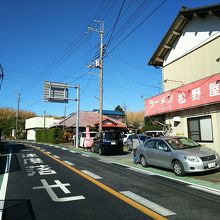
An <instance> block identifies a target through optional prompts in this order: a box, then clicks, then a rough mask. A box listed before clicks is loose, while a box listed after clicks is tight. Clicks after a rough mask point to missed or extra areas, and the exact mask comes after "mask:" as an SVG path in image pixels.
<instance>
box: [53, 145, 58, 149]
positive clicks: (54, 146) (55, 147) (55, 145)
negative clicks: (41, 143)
mask: <svg viewBox="0 0 220 220" xmlns="http://www.w3.org/2000/svg"><path fill="white" fill-rule="evenodd" d="M51 147H55V148H59V147H58V146H56V145H53V146H52V145H51Z"/></svg>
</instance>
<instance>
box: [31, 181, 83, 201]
mask: <svg viewBox="0 0 220 220" xmlns="http://www.w3.org/2000/svg"><path fill="white" fill-rule="evenodd" d="M40 181H41V183H42V185H43V186H34V187H32V189H33V190H38V189H45V190H46V191H47V193H48V194H49V196H50V198H51V199H52V200H53V201H54V202H68V201H76V200H81V199H85V197H84V196H70V197H63V198H58V196H57V195H56V194H55V192H54V191H53V189H52V188H57V187H58V188H60V189H61V190H62V191H63V192H64V193H65V194H69V193H71V192H70V191H69V190H68V189H67V186H70V184H69V183H61V182H60V181H59V180H54V182H55V183H56V184H54V185H49V184H48V183H47V181H46V180H45V179H41V180H40Z"/></svg>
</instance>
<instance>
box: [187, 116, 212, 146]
mask: <svg viewBox="0 0 220 220" xmlns="http://www.w3.org/2000/svg"><path fill="white" fill-rule="evenodd" d="M188 134H189V138H191V139H193V140H194V141H199V142H213V135H212V119H211V116H206V117H198V118H188Z"/></svg>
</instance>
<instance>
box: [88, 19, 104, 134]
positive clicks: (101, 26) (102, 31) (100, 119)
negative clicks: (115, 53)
mask: <svg viewBox="0 0 220 220" xmlns="http://www.w3.org/2000/svg"><path fill="white" fill-rule="evenodd" d="M94 21H95V22H97V23H99V25H100V27H99V29H94V28H92V27H88V30H89V31H94V32H98V33H99V34H100V59H99V61H98V62H97V60H96V61H95V66H93V65H90V66H89V67H90V68H99V70H100V72H99V78H100V88H99V90H100V97H99V133H101V132H102V119H103V117H102V111H103V66H104V43H103V39H104V21H98V20H94Z"/></svg>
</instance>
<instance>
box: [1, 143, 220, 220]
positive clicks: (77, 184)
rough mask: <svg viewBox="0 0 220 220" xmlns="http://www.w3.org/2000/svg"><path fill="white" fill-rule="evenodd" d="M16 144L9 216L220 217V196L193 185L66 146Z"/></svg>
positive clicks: (6, 210)
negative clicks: (75, 150) (92, 155)
mask: <svg viewBox="0 0 220 220" xmlns="http://www.w3.org/2000/svg"><path fill="white" fill-rule="evenodd" d="M10 148H11V149H12V150H13V154H12V157H11V158H12V159H11V165H10V173H9V179H8V186H7V193H6V200H5V203H4V211H3V219H7V220H8V219H13V220H16V219H196V218H199V219H219V218H220V200H219V195H217V194H211V193H208V192H205V191H201V190H199V189H197V188H194V186H191V185H189V184H185V183H180V182H176V181H174V180H170V179H166V178H163V177H160V176H156V175H151V174H150V173H148V172H144V171H140V170H137V169H134V168H130V167H126V166H122V165H119V164H115V163H111V162H109V161H105V160H104V161H103V160H100V159H99V158H93V157H88V155H86V154H83V153H76V152H74V151H72V152H71V151H70V150H67V149H66V148H55V147H54V146H47V145H42V144H32V146H30V144H28V145H26V146H25V145H23V144H15V143H14V144H13V143H11V144H10V145H9V149H10ZM106 157H108V156H106Z"/></svg>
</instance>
